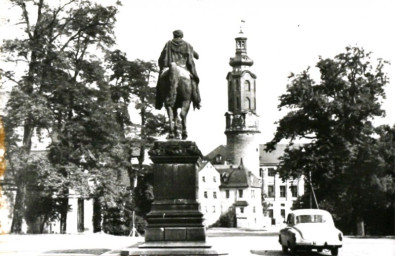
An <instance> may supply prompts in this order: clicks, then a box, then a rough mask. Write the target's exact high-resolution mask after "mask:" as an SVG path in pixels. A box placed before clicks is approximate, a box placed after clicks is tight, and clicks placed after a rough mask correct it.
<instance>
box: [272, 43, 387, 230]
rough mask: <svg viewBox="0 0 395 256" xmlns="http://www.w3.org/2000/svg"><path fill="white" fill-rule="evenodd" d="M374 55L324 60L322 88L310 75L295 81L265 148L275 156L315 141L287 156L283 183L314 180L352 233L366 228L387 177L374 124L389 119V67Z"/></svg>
mask: <svg viewBox="0 0 395 256" xmlns="http://www.w3.org/2000/svg"><path fill="white" fill-rule="evenodd" d="M370 55H371V53H366V52H365V51H364V50H363V49H361V48H357V47H347V48H346V52H345V53H341V54H339V55H337V56H335V57H334V58H333V59H323V58H320V60H319V61H318V63H317V65H316V66H317V68H318V69H319V71H320V74H321V80H320V81H318V82H316V81H314V80H313V79H312V78H311V76H310V71H309V69H307V70H305V71H303V72H302V73H300V74H299V75H296V76H295V75H291V81H290V84H289V85H288V87H287V92H286V93H285V94H283V95H282V96H281V97H280V104H279V109H282V108H288V109H289V110H290V111H289V112H288V114H286V115H285V116H284V117H283V118H281V119H280V120H279V122H278V127H277V131H276V133H275V135H274V138H273V139H272V140H271V141H270V142H268V143H267V144H266V149H267V150H269V151H270V150H273V149H274V148H275V145H276V144H277V143H279V142H280V141H281V140H282V139H289V140H290V142H289V145H292V144H293V143H294V141H295V140H296V139H301V138H303V139H308V140H309V141H310V142H309V143H307V144H304V145H302V146H300V147H289V148H288V149H287V150H286V152H285V155H284V156H283V158H282V160H281V165H280V168H279V171H280V174H281V176H282V177H284V178H288V177H296V176H300V175H305V177H309V176H310V175H311V176H312V183H313V187H314V188H315V189H316V194H317V198H318V201H319V202H320V204H321V205H325V206H326V207H327V208H331V210H332V211H333V212H334V213H335V214H336V215H338V216H341V218H342V220H343V221H345V220H346V219H347V221H346V222H347V224H348V227H349V225H350V223H354V224H353V225H354V226H355V223H358V226H359V227H361V226H363V222H364V219H365V218H366V214H365V212H366V209H367V208H369V205H371V204H372V203H373V202H374V200H373V198H371V197H369V196H368V195H369V194H372V193H376V192H378V186H376V185H375V184H374V183H372V179H373V178H374V177H377V178H378V179H379V180H380V179H382V178H384V177H386V175H387V174H385V173H388V171H387V172H384V169H386V168H388V167H386V166H387V164H388V163H387V162H386V161H382V153H381V152H380V151H379V150H378V148H377V147H375V146H374V145H375V143H376V139H375V137H374V136H376V135H377V133H376V132H375V131H376V130H375V128H374V126H373V124H372V120H373V119H374V118H375V117H382V116H383V115H384V110H383V109H382V108H381V103H382V100H383V99H384V98H385V93H384V86H385V85H386V84H387V83H388V78H387V76H386V74H385V72H384V67H385V64H386V62H385V61H383V60H377V61H376V62H374V61H372V60H371V57H370ZM373 63H376V64H375V65H374V64H373ZM392 175H393V173H392ZM392 179H393V176H392ZM387 203H388V202H387Z"/></svg>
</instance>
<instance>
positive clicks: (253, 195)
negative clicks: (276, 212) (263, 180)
mask: <svg viewBox="0 0 395 256" xmlns="http://www.w3.org/2000/svg"><path fill="white" fill-rule="evenodd" d="M251 198H255V190H251Z"/></svg>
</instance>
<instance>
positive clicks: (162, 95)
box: [157, 63, 193, 140]
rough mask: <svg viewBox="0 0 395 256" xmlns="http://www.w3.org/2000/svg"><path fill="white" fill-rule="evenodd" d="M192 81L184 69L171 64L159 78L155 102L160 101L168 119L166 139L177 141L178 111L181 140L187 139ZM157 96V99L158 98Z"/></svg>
mask: <svg viewBox="0 0 395 256" xmlns="http://www.w3.org/2000/svg"><path fill="white" fill-rule="evenodd" d="M192 87H193V84H192V79H191V76H190V73H189V71H188V70H186V69H185V68H182V67H179V66H178V65H176V64H175V63H171V65H170V67H169V69H168V70H165V71H164V72H163V73H162V74H161V75H160V77H159V84H158V91H157V93H158V94H159V95H157V100H158V99H159V100H161V101H162V102H163V103H164V106H165V108H166V111H167V115H168V117H169V135H168V137H167V138H168V139H178V138H179V134H178V125H177V124H178V109H181V111H180V117H181V125H182V133H181V135H182V139H183V140H185V139H186V138H187V137H188V132H187V115H188V111H189V108H190V105H191V102H192V89H193V88H192ZM158 96H159V97H158Z"/></svg>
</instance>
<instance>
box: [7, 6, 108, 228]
mask: <svg viewBox="0 0 395 256" xmlns="http://www.w3.org/2000/svg"><path fill="white" fill-rule="evenodd" d="M11 2H12V3H13V4H14V8H16V9H19V10H20V13H21V22H20V23H19V24H18V25H19V26H23V27H24V35H22V36H21V37H18V38H17V39H13V40H6V41H5V42H4V44H3V47H2V51H3V53H5V54H4V55H5V58H6V59H5V60H6V61H10V62H14V63H18V64H21V63H23V67H22V68H21V69H18V70H22V74H20V73H19V74H18V73H17V74H14V73H13V72H12V71H9V70H2V74H3V77H6V78H8V80H9V81H13V82H15V85H14V87H13V91H12V93H11V96H10V99H9V102H8V104H7V117H6V118H5V119H6V122H5V123H6V124H5V125H6V130H7V133H6V134H7V137H8V138H9V140H8V143H9V144H8V146H7V151H8V150H9V149H11V148H12V147H14V148H15V149H16V150H14V151H9V152H8V153H7V154H8V155H9V159H13V158H12V156H11V154H12V152H16V154H22V155H23V156H26V157H27V158H29V156H30V151H31V145H32V136H33V134H34V132H35V131H37V132H38V134H39V133H40V130H42V129H45V130H47V131H48V134H49V136H50V137H51V139H52V145H51V152H52V156H51V157H50V160H52V162H53V164H56V165H57V168H58V170H59V173H60V174H61V176H63V177H65V178H67V179H65V180H67V182H65V183H64V185H65V186H64V189H63V191H64V192H66V193H65V194H66V195H65V196H67V189H68V187H69V185H70V179H69V178H70V174H71V173H72V174H73V175H76V173H77V172H72V171H73V170H75V169H77V170H81V165H80V163H78V162H76V161H74V162H73V161H71V160H73V159H72V157H73V156H75V155H77V154H78V153H77V152H78V150H81V149H82V148H88V149H86V150H84V151H80V152H79V153H80V155H79V157H80V158H81V156H87V155H89V154H88V150H89V147H83V146H81V144H79V147H78V146H76V145H75V144H72V143H71V142H70V141H69V140H70V139H71V138H73V139H74V138H75V137H72V135H75V134H76V133H77V134H79V135H81V136H80V137H79V138H81V137H83V136H84V135H83V132H85V131H84V129H83V128H84V125H89V124H91V123H89V118H90V117H91V114H92V116H94V117H95V118H97V119H99V117H98V116H101V114H103V113H106V112H105V111H108V110H107V108H106V107H103V105H96V106H95V108H93V107H92V105H95V103H97V102H99V100H100V98H99V97H98V94H100V93H98V91H100V90H101V89H103V88H104V86H103V83H102V82H101V81H100V80H103V78H102V76H103V69H100V68H98V67H99V66H100V53H99V54H98V53H97V51H96V49H105V48H106V47H109V46H111V45H112V44H113V43H114V39H113V26H114V23H115V14H116V7H114V6H109V7H103V6H101V5H98V4H94V3H92V2H91V1H86V0H70V1H58V2H56V3H54V2H53V1H45V0H30V1H21V0H12V1H11ZM95 55H98V56H95ZM105 95H107V96H109V94H105ZM102 102H107V103H108V101H102ZM100 103H101V102H100ZM88 105H90V106H91V108H89V107H87V106H88ZM87 108H88V109H87ZM110 109H111V108H110ZM99 110H100V111H101V113H98V111H99ZM104 116H106V115H104ZM20 127H22V128H23V129H22V138H21V139H20V138H18V132H16V129H18V128H20ZM78 132H79V133H78ZM8 135H9V136H8ZM19 142H21V143H19ZM74 142H75V141H74ZM91 142H92V141H91ZM92 144H93V145H95V144H94V143H92ZM54 151H56V153H54ZM54 156H57V157H54ZM14 159H15V158H14ZM74 160H75V159H74ZM22 164H23V163H22ZM26 167H27V166H26ZM26 171H28V168H24V167H23V166H21V168H19V169H18V175H16V176H14V180H15V183H16V185H17V195H16V202H15V206H14V214H13V224H12V232H13V233H18V232H20V231H21V223H22V218H23V216H24V210H23V209H25V195H26V182H25V181H24V178H23V177H27V175H24V172H26ZM81 173H83V172H81ZM73 177H74V176H73ZM79 180H80V179H78V178H76V177H74V179H73V181H79ZM66 205H68V203H67V197H65V201H64V206H66ZM65 213H66V208H65V207H64V211H63V216H65ZM63 219H64V218H63ZM63 222H65V219H64V221H63ZM63 231H64V229H63Z"/></svg>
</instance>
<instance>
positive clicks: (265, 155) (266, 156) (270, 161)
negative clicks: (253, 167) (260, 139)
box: [259, 144, 302, 166]
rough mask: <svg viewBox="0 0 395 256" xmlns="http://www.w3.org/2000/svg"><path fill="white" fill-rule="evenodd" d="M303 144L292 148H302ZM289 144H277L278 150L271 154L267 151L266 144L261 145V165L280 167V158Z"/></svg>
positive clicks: (294, 145)
mask: <svg viewBox="0 0 395 256" xmlns="http://www.w3.org/2000/svg"><path fill="white" fill-rule="evenodd" d="M301 145H302V144H293V145H292V146H291V148H297V147H300V146H301ZM287 146H288V144H277V145H276V149H275V150H273V151H271V152H266V151H265V144H260V145H259V163H260V165H263V166H265V165H278V164H279V163H280V157H281V156H283V155H284V152H285V149H286V148H287Z"/></svg>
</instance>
